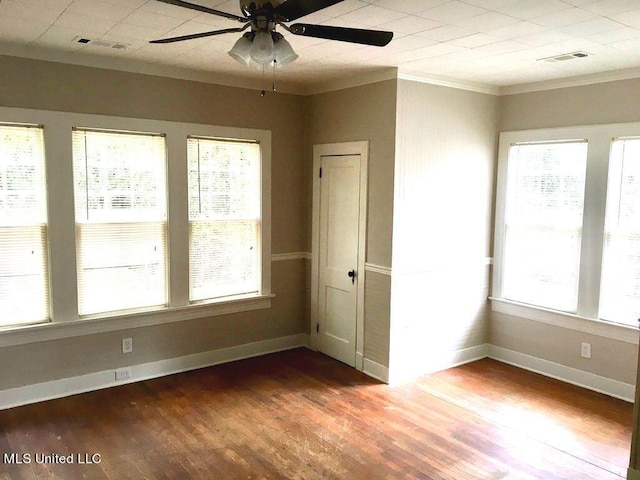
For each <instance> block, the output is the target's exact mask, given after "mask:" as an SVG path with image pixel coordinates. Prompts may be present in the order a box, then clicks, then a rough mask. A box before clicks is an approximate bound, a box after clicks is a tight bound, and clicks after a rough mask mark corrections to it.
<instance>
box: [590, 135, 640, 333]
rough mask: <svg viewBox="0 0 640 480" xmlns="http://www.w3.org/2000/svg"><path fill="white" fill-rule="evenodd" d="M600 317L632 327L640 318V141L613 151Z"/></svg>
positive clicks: (616, 144) (627, 141)
mask: <svg viewBox="0 0 640 480" xmlns="http://www.w3.org/2000/svg"><path fill="white" fill-rule="evenodd" d="M600 316H601V318H603V319H605V320H610V321H616V320H618V321H623V322H624V323H629V324H631V325H633V324H635V322H636V319H638V318H639V317H640V138H632V139H616V140H614V141H613V143H612V147H611V157H610V160H609V186H608V190H607V213H606V220H605V241H604V255H603V267H602V290H601V294H600Z"/></svg>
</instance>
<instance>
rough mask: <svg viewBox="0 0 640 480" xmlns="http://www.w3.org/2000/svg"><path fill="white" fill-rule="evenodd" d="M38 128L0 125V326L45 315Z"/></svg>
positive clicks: (44, 231)
mask: <svg viewBox="0 0 640 480" xmlns="http://www.w3.org/2000/svg"><path fill="white" fill-rule="evenodd" d="M44 168H45V166H44V141H43V133H42V127H39V126H35V125H10V124H0V326H5V325H14V324H24V323H34V322H42V321H46V320H48V319H49V291H48V281H49V279H48V268H47V203H46V189H45V173H44V171H45V170H44Z"/></svg>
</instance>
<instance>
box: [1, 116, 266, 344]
mask: <svg viewBox="0 0 640 480" xmlns="http://www.w3.org/2000/svg"><path fill="white" fill-rule="evenodd" d="M0 119H1V120H2V122H0V336H2V338H11V339H12V340H11V341H13V339H16V341H17V342H23V341H24V340H25V339H27V338H28V339H29V341H45V340H50V339H52V338H64V337H67V336H68V335H72V336H73V335H85V334H87V332H91V333H97V332H109V331H116V330H120V329H123V328H138V327H147V326H151V325H160V324H165V323H170V322H181V321H188V320H195V319H203V318H211V317H215V316H218V315H228V314H233V313H240V312H248V311H255V310H261V309H267V308H270V307H271V302H272V300H271V299H272V295H271V260H272V258H271V177H270V174H271V133H270V132H269V131H267V130H259V129H250V128H237V127H221V126H215V125H205V124H194V123H184V122H171V121H163V120H150V119H137V118H122V117H110V116H102V115H90V114H81V113H69V112H55V111H43V110H27V109H17V108H8V107H0ZM155 132H162V133H161V134H160V133H155ZM45 146H46V152H45ZM45 153H46V158H45ZM187 154H188V155H187ZM79 319H83V320H84V319H86V320H91V321H82V322H77V320H79ZM45 322H50V323H51V324H54V325H55V328H39V327H38V328H23V327H24V326H25V325H27V324H30V325H35V324H42V323H45ZM14 335H15V336H14Z"/></svg>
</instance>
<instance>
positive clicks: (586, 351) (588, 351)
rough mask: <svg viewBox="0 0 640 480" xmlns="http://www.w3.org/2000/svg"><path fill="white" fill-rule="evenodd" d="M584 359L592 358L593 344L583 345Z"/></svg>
mask: <svg viewBox="0 0 640 480" xmlns="http://www.w3.org/2000/svg"><path fill="white" fill-rule="evenodd" d="M582 358H591V344H590V343H584V342H583V343H582Z"/></svg>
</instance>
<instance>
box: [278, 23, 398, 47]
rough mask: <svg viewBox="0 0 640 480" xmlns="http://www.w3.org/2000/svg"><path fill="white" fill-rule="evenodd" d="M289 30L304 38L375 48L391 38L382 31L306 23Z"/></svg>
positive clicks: (298, 24)
mask: <svg viewBox="0 0 640 480" xmlns="http://www.w3.org/2000/svg"><path fill="white" fill-rule="evenodd" d="M289 30H290V31H291V33H293V34H294V35H302V36H304V37H316V38H326V39H327V40H338V41H340V42H350V43H361V44H364V45H373V46H376V47H384V46H385V45H387V44H388V43H389V42H390V41H391V39H392V38H393V32H384V31H382V30H363V29H361V28H343V27H331V26H329V25H309V24H308V23H295V24H293V25H291V26H290V27H289Z"/></svg>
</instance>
